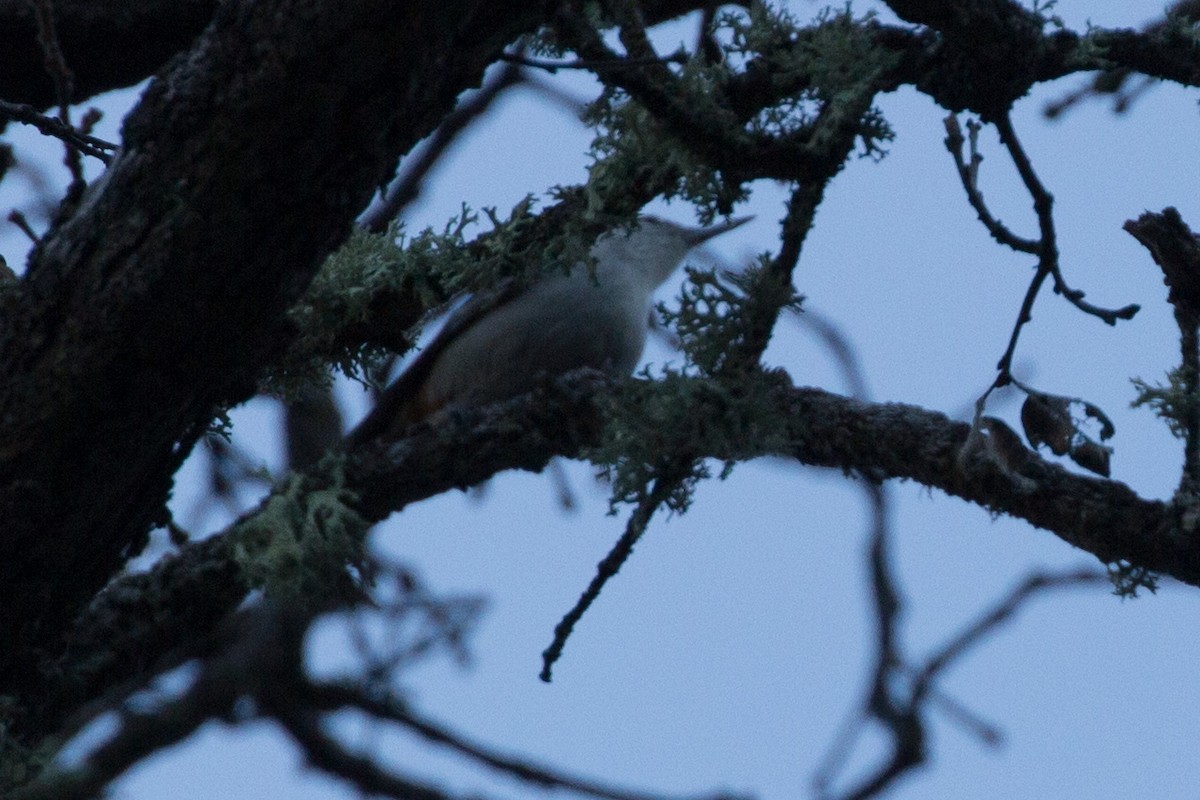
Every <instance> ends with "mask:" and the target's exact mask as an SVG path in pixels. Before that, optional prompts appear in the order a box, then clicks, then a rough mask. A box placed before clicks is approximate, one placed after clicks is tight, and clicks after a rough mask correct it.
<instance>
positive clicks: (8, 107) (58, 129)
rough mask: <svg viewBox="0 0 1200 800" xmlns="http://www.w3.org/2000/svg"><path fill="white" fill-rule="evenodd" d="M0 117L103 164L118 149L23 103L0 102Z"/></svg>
mask: <svg viewBox="0 0 1200 800" xmlns="http://www.w3.org/2000/svg"><path fill="white" fill-rule="evenodd" d="M0 117H5V118H6V119H11V120H12V121H13V122H20V123H23V124H25V125H32V126H34V127H35V128H37V129H38V130H39V131H40V132H41V133H43V134H45V135H47V136H53V137H54V138H56V139H61V140H62V141H63V142H65V143H66V144H68V145H70V146H71V147H73V148H75V149H77V150H78V151H79V152H81V153H83V154H84V155H85V156H91V157H92V158H96V159H99V160H100V161H102V162H104V163H105V164H107V163H109V162H110V161H111V160H112V155H110V153H112V152H113V151H115V150H117V148H118V145H116V144H114V143H112V142H108V141H105V140H104V139H100V138H98V137H96V136H91V135H89V134H86V133H81V132H80V131H78V130H77V129H75V128H74V127H72V126H71V125H70V124H68V123H66V122H63V121H62V120H61V119H57V118H55V117H50V116H47V115H45V114H42V113H40V112H39V111H38V110H37V109H36V108H34V107H33V106H31V105H27V104H25V103H10V102H8V101H6V100H0Z"/></svg>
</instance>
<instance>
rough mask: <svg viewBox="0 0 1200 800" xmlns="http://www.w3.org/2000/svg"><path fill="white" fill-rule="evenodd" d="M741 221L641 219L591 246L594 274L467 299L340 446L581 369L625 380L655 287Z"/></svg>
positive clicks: (579, 267)
mask: <svg viewBox="0 0 1200 800" xmlns="http://www.w3.org/2000/svg"><path fill="white" fill-rule="evenodd" d="M750 219H751V217H738V218H732V219H729V220H727V221H725V222H721V223H718V224H716V225H711V226H708V227H702V228H693V227H688V226H685V225H679V224H677V223H674V222H670V221H667V220H664V219H660V218H658V217H653V216H648V215H647V216H643V217H641V218H640V219H639V220H638V222H637V224H636V225H635V226H632V227H628V228H617V229H614V230H610V231H608V232H606V233H604V234H602V235H601V236H600V237H598V238H597V239H596V242H595V244H594V245H593V246H592V249H591V256H592V258H593V259H594V262H595V269H594V271H593V270H589V269H587V267H586V266H585V265H584V264H582V263H580V264H576V265H575V266H574V267H573V268H572V269H571V271H570V273H569V274H563V273H553V274H547V275H545V276H543V277H541V278H540V279H538V280H536V281H534V282H533V283H531V284H529V285H528V286H526V287H524V288H523V289H517V288H513V286H512V285H511V284H509V285H508V286H505V287H503V288H501V289H500V290H498V291H495V292H491V293H483V294H479V295H475V296H473V297H471V298H470V299H469V300H468V301H467V302H466V303H464V304H463V305H462V306H460V307H459V308H458V309H457V310H456V311H455V312H454V313H452V314H451V315H450V317H449V318H448V319H447V321H446V324H445V325H444V326H443V327H442V329H441V330H440V331H439V332H438V334H437V335H436V336H435V337H434V338H433V339H432V340H431V341H430V342H429V344H428V345H426V347H425V348H424V349H423V350H422V351H421V353H420V354H419V355H418V356H417V357H416V358H415V359H414V360H413V362H412V363H411V364H410V365H409V366H408V368H407V369H406V370H405V371H404V372H403V373H401V375H400V377H398V378H397V379H396V381H395V382H394V383H393V384H392V385H391V386H389V387H388V388H387V389H386V390H385V391H384V393H383V394H382V395H381V397H380V399H379V402H378V403H377V404H376V405H375V408H374V409H372V411H371V412H370V413H369V414H368V415H367V416H366V418H364V419H363V421H362V422H361V423H359V424H358V426H356V427H355V428H354V430H353V431H351V432H350V433H349V434H348V435H347V437H346V445H347V447H351V448H352V447H355V446H357V445H360V444H362V443H364V442H366V441H369V440H372V439H376V438H379V437H381V436H385V435H392V436H398V435H399V434H401V433H402V432H403V431H404V429H405V428H407V427H408V426H409V425H411V424H414V423H416V422H419V421H421V420H425V419H428V418H430V417H432V416H433V415H435V414H437V413H438V412H439V411H441V410H443V409H446V408H452V407H463V406H467V405H480V404H485V403H491V402H498V401H500V400H506V399H509V398H512V397H516V396H518V395H521V394H525V393H527V392H529V391H532V390H533V389H534V388H536V387H537V386H538V384H539V382H540V381H543V380H545V379H546V378H547V377H548V376H557V375H562V374H565V373H567V372H571V371H572V370H576V369H581V368H583V367H591V368H593V369H597V370H601V371H603V372H606V373H608V374H610V375H614V376H621V375H628V374H629V373H630V372H632V371H633V368H634V367H636V366H637V363H638V361H639V359H640V358H641V355H642V349H643V347H644V346H645V343H646V332H647V327H648V325H647V322H648V320H649V317H650V311H651V308H652V304H653V295H654V292H655V290H656V289H658V287H659V286H661V285H662V284H663V283H664V282H665V281H666V280H667V278H668V277H670V276H671V274H672V273H673V272H674V271H675V268H676V267H678V266H679V262H680V261H682V260H683V257H684V256H686V255H687V253H688V252H689V251H690V250H692V249H693V248H695V247H697V246H699V245H700V244H702V243H704V242H706V241H708V240H709V239H712V238H713V237H714V236H719V235H720V234H722V233H726V232H727V231H730V230H733V229H734V228H736V227H738V226H740V225H743V224H744V223H746V222H748V221H749V220H750Z"/></svg>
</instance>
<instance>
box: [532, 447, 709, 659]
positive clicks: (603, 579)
mask: <svg viewBox="0 0 1200 800" xmlns="http://www.w3.org/2000/svg"><path fill="white" fill-rule="evenodd" d="M677 474H678V473H677V470H674V469H672V470H667V471H666V473H665V474H660V475H659V477H658V478H657V479H656V480H655V481H654V486H653V487H652V488H651V490H650V491H649V492H647V493H646V494H645V495H643V496H642V498H641V499H640V500H639V501H638V504H637V507H636V508H635V509H634V510H633V513H632V514H630V515H629V521H628V522H627V523H626V524H625V532H624V533H623V534H621V538H620V539H618V540H617V543H616V544H614V545H613V547H612V549H611V550H609V551H608V555H606V556H605V557H604V558H603V559H602V560H601V561H600V563H599V564H597V565H596V574H595V575H594V576H593V577H592V580H591V582H590V583H589V584H588V586H587V588H586V589H584V591H583V594H582V595H580V597H579V599H578V600H576V601H575V605H574V606H572V607H571V610H570V611H568V612H567V613H566V614H564V615H563V617H562V619H561V620H559V622H558V624H557V625H555V626H554V638H553V640H552V641H551V642H550V645H549V646H548V647H547V648H546V649H545V650H544V651H542V671H541V672H540V673H539V674H538V677H539V678H541V679H542V680H543V681H545V682H546V683H549V682H550V680H551V677H552V674H551V673H552V671H553V668H554V663H555V662H556V661H558V659H559V658H560V657H561V656H562V653H563V648H564V647H566V645H567V639H569V638H570V637H571V633H572V632H573V631H574V630H575V625H576V624H578V622H579V620H581V619H583V615H584V614H586V613H587V610H588V609H589V608H591V606H592V603H594V602H596V599H597V598H599V597H600V592H601V591H602V590H603V589H604V586H605V584H607V583H608V581H609V579H610V578H612V577H613V576H615V575H616V574H617V572H618V571H620V569H621V567H622V566H623V565H624V564H625V562H626V561H628V560H629V556H630V555H632V554H633V548H634V546H635V545H637V543H638V540H640V539H641V538H642V534H644V533H645V532H646V526H648V525H649V524H650V518H651V517H653V516H654V512H655V511H657V510H658V507H659V506H660V505H662V504H663V503H665V502H666V501H667V499H668V498H669V497H670V496H671V494H672V493H673V492H674V491H675V489H676V488H677V486H678V484H679V480H680V479H679V478H678V477H676V475H677ZM685 474H686V473H685Z"/></svg>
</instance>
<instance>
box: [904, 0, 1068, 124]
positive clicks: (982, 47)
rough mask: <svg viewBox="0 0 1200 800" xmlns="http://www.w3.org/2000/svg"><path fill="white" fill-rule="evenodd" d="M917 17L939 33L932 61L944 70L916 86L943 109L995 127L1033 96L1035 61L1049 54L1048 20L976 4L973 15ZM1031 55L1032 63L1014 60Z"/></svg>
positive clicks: (930, 73) (933, 72)
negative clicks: (1043, 53) (1045, 32)
mask: <svg viewBox="0 0 1200 800" xmlns="http://www.w3.org/2000/svg"><path fill="white" fill-rule="evenodd" d="M906 5H911V6H940V7H942V8H941V10H940V11H936V12H933V11H930V12H928V13H925V14H916V15H915V16H914V18H913V19H911V20H910V21H914V22H920V23H921V24H925V25H929V26H930V27H932V28H934V29H935V30H937V31H938V33H939V39H938V43H937V44H936V45H935V46H934V52H933V54H932V55H933V57H934V60H935V61H938V62H941V64H940V68H939V69H933V70H929V71H928V72H927V73H926V75H925V77H923V78H922V79H921V80H919V81H918V82H917V88H918V89H919V90H920V91H922V92H925V93H927V94H928V95H929V96H930V97H932V98H933V99H934V100H935V101H937V103H938V104H939V105H941V106H942V107H943V108H945V109H947V110H949V111H953V112H960V111H971V112H973V113H975V114H978V115H979V116H980V117H981V118H983V119H984V120H986V121H989V122H991V121H994V120H996V119H998V118H999V117H1000V116H1001V115H1003V114H1004V113H1005V112H1006V111H1008V109H1010V108H1011V107H1012V105H1013V103H1014V102H1016V101H1017V100H1018V99H1020V98H1021V97H1024V96H1025V94H1026V93H1027V92H1028V91H1029V89H1030V87H1031V86H1033V84H1034V83H1035V82H1036V80H1037V77H1038V76H1037V65H1038V63H1039V59H1038V58H1037V57H1035V56H1036V54H1037V53H1040V52H1041V51H1042V50H1043V49H1045V48H1046V46H1047V42H1046V39H1045V37H1044V36H1043V35H1042V26H1043V24H1044V20H1043V19H1042V17H1040V16H1039V15H1036V14H1034V13H1032V12H1029V11H1027V10H1025V9H1023V8H1021V7H1019V6H1018V5H1016V4H1015V3H999V2H997V3H973V4H971V5H970V10H969V11H966V10H960V11H958V12H955V11H952V10H947V8H946V7H945V5H944V4H941V3H934V4H926V3H910V4H906ZM902 16H903V15H902ZM1013 53H1027V54H1029V55H1030V57H1029V58H1013Z"/></svg>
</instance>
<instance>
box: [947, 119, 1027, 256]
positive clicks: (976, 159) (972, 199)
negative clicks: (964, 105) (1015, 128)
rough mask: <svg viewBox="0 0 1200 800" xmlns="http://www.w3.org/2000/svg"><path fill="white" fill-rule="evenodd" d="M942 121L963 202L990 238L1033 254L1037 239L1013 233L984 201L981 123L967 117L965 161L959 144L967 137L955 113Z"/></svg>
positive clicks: (1014, 248)
mask: <svg viewBox="0 0 1200 800" xmlns="http://www.w3.org/2000/svg"><path fill="white" fill-rule="evenodd" d="M944 124H945V126H946V149H947V150H949V151H950V154H951V155H952V156H954V165H955V167H957V168H958V177H959V179H960V180H961V181H962V185H963V189H965V190H966V192H967V202H969V203H970V204H971V208H973V209H975V213H976V215H977V216H978V217H979V221H980V222H982V223H983V227H985V228H987V231H988V233H990V234H991V236H992V238H993V239H995V240H996V241H997V242H999V243H1000V244H1002V245H1005V246H1006V247H1010V248H1012V249H1013V250H1016V251H1018V252H1020V253H1030V254H1032V255H1037V252H1038V243H1037V242H1036V241H1034V240H1033V239H1025V238H1023V237H1020V236H1017V235H1016V234H1015V233H1013V232H1012V231H1011V230H1009V229H1008V226H1006V225H1005V224H1004V223H1003V222H1001V221H1000V220H998V219H996V218H995V217H994V216H992V212H991V211H990V210H989V209H988V207H987V203H986V202H984V199H983V193H982V192H981V191H980V190H979V165H980V164H982V163H983V156H982V155H980V154H979V131H980V129H981V128H982V126H981V125H980V124H979V123H978V122H976V121H975V120H973V119H970V120H967V134H968V136H970V153H971V160H970V163H968V162H967V161H966V160H965V159H964V158H963V145H964V144H966V143H967V141H968V140H967V139H965V138H964V137H963V135H962V128H961V127H959V124H958V115H957V114H950V115H949V116H947V117H946V119H945V120H944Z"/></svg>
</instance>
